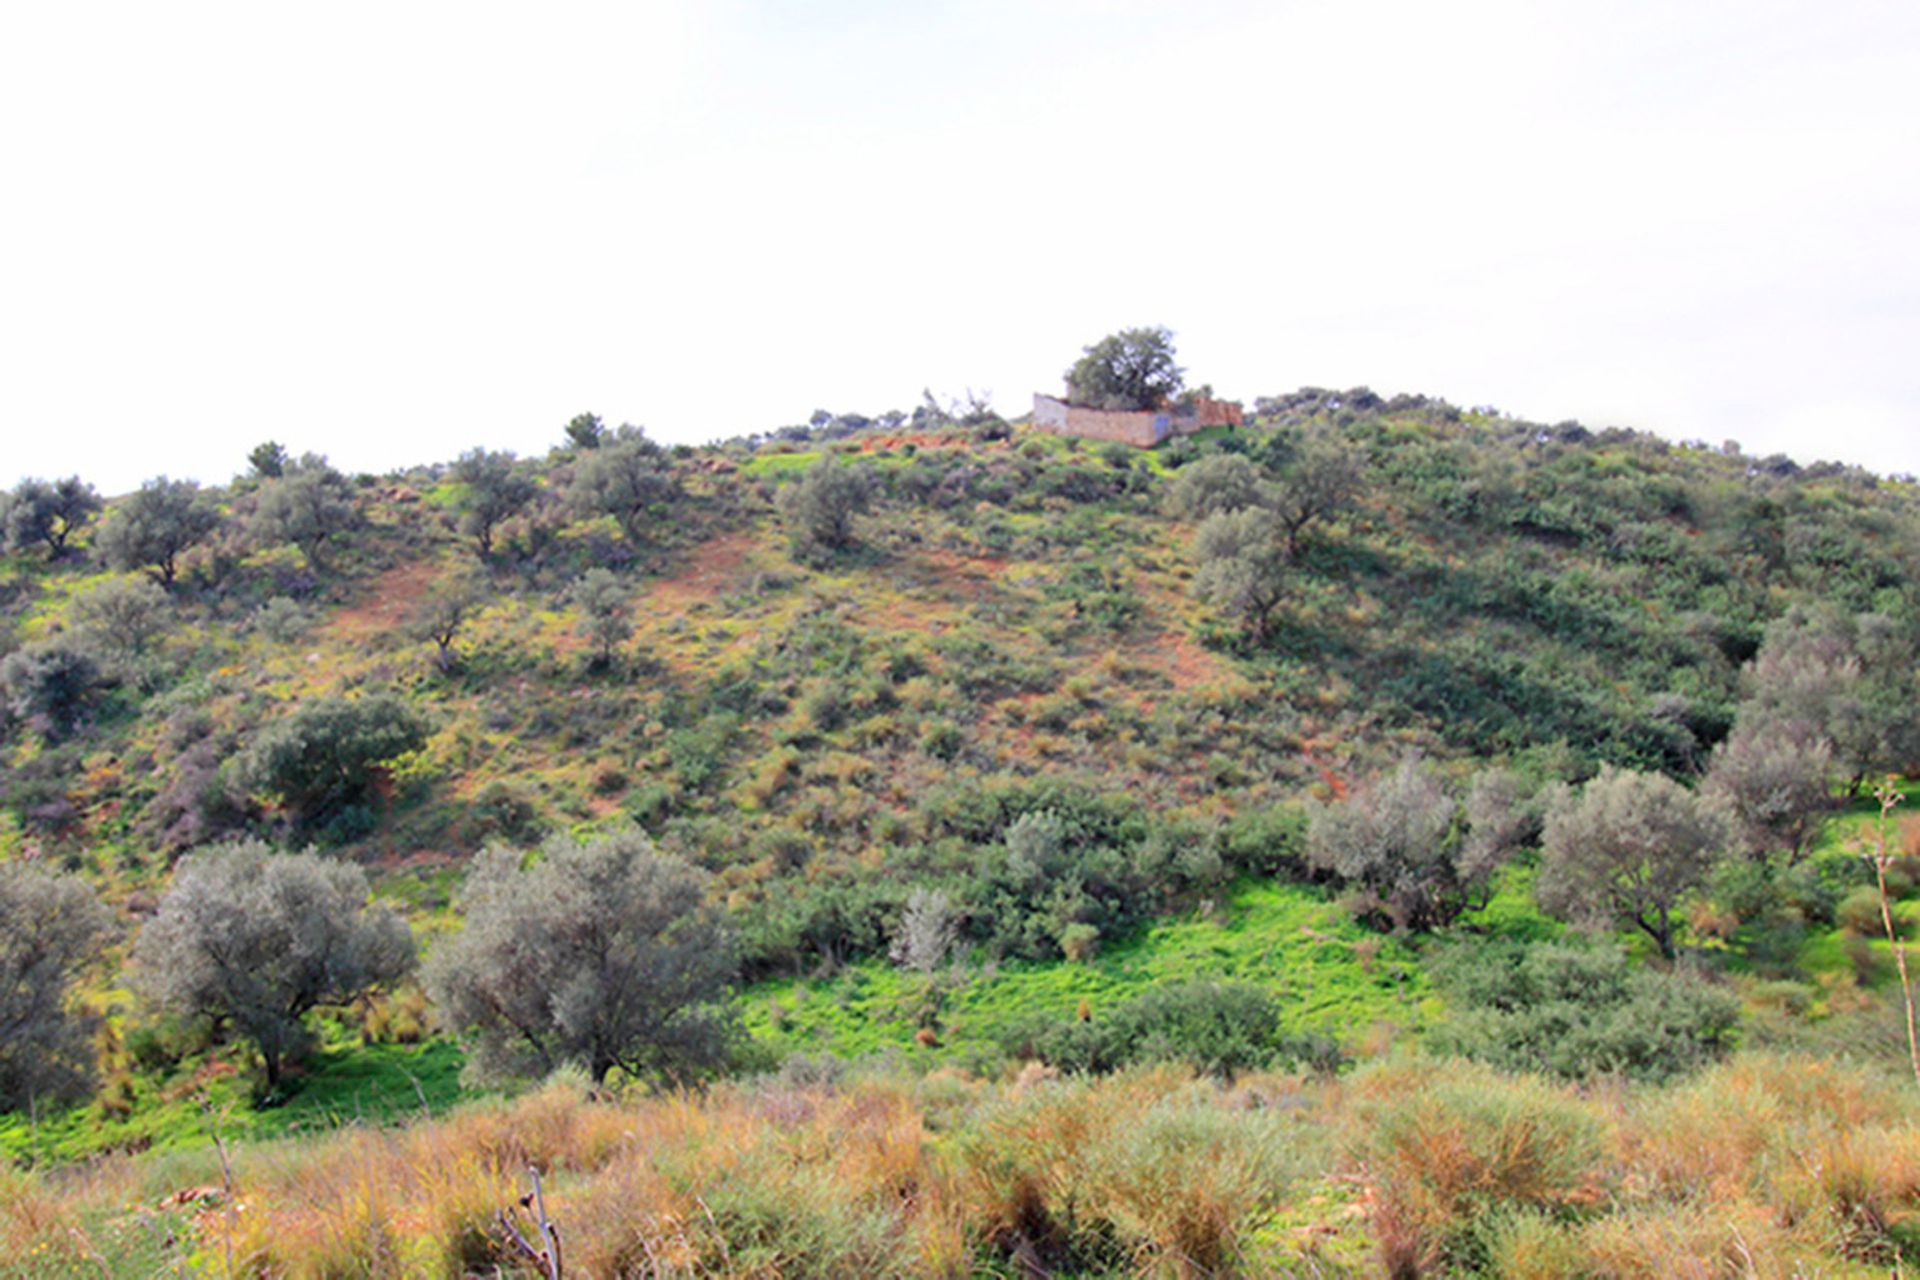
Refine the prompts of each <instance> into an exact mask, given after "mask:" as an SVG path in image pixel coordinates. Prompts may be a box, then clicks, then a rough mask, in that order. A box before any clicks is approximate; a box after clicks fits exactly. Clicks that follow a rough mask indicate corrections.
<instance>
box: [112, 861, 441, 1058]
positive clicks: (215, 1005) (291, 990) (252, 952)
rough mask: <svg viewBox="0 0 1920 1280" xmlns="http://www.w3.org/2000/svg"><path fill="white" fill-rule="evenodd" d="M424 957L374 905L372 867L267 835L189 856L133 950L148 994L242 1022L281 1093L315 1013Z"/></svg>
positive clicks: (183, 1009)
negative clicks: (294, 848)
mask: <svg viewBox="0 0 1920 1280" xmlns="http://www.w3.org/2000/svg"><path fill="white" fill-rule="evenodd" d="M413 964H414V945H413V934H412V933H411V932H410V931H409V930H408V928H407V926H406V923H405V922H404V921H403V920H401V919H400V918H399V917H398V916H396V915H395V914H393V912H391V911H389V910H388V909H387V908H385V907H380V906H372V905H369V903H368V900H367V877H366V873H365V872H363V871H361V870H360V868H358V867H356V866H353V865H351V864H350V863H345V862H340V861H336V860H334V859H331V858H325V857H322V856H320V855H319V854H316V853H286V854H283V853H276V852H274V850H273V849H271V848H270V847H268V846H267V845H265V844H263V843H261V842H259V841H257V840H248V841H238V842H235V843H231V844H225V845H214V846H210V847H208V848H206V849H203V850H200V851H199V852H197V853H192V854H189V855H187V857H185V858H183V859H182V860H181V862H180V864H179V866H178V868H177V869H176V870H175V872H174V876H173V885H172V887H171V888H169V889H168V890H167V892H166V894H165V896H164V897H162V898H161V900H160V906H159V909H158V911H157V912H156V913H155V914H154V917H153V919H152V920H150V921H149V922H148V923H147V925H146V927H145V928H143V929H141V931H140V936H139V938H138V939H137V940H136V941H135V943H134V948H133V965H134V971H135V979H136V981H137V983H138V984H139V987H140V989H141V990H142V991H144V992H145V993H146V995H147V996H148V998H149V999H151V1000H152V1001H153V1002H154V1004H155V1005H156V1006H158V1007H159V1008H161V1009H164V1010H166V1011H168V1012H171V1013H176V1014H180V1015H182V1016H187V1017H205V1018H209V1019H212V1020H213V1022H214V1023H215V1025H216V1026H217V1027H226V1026H231V1027H232V1028H233V1030H235V1031H237V1032H238V1033H239V1034H240V1035H241V1036H243V1037H245V1038H246V1039H247V1040H249V1041H250V1042H252V1044H253V1045H254V1047H255V1048H256V1049H258V1050H259V1051H260V1057H261V1060H262V1062H263V1063H264V1064H265V1066H266V1077H267V1081H266V1082H267V1088H268V1089H269V1090H272V1089H274V1088H277V1087H278V1085H279V1083H280V1078H281V1073H282V1072H283V1071H284V1069H285V1066H286V1062H287V1060H288V1058H289V1057H291V1056H292V1055H294V1054H295V1053H297V1052H298V1051H299V1050H300V1049H301V1048H302V1047H304V1045H305V1044H306V1043H307V1041H308V1039H309V1036H308V1031H307V1027H306V1022H305V1019H306V1016H307V1014H309V1013H311V1012H312V1011H313V1010H314V1009H316V1008H318V1007H319V1006H321V1005H338V1004H348V1003H351V1002H352V1001H354V1000H357V999H359V998H360V997H362V996H364V995H366V994H367V993H368V992H370V991H373V990H374V989H376V988H379V987H388V986H391V985H392V984H393V983H395V982H398V981H399V980H400V979H401V978H403V977H405V976H406V975H407V974H408V973H409V972H411V970H412V969H413Z"/></svg>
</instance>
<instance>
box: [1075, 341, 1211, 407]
mask: <svg viewBox="0 0 1920 1280" xmlns="http://www.w3.org/2000/svg"><path fill="white" fill-rule="evenodd" d="M1066 379H1067V399H1068V400H1071V401H1072V402H1073V403H1075V404H1084V405H1090V406H1092V407H1094V408H1097V409H1158V408H1159V407H1160V406H1161V405H1164V404H1165V403H1167V401H1169V400H1171V399H1173V397H1175V396H1177V395H1179V394H1180V390H1181V388H1182V387H1183V386H1184V385H1185V371H1184V370H1182V369H1181V368H1180V366H1179V365H1177V364H1175V363H1174V355H1173V333H1172V331H1171V330H1169V329H1166V328H1164V327H1155V328H1149V329H1122V330H1121V331H1120V332H1119V333H1112V334H1108V335H1107V336H1106V337H1104V338H1102V339H1100V341H1098V342H1096V343H1094V344H1093V345H1092V346H1090V347H1088V348H1086V351H1085V354H1083V355H1082V356H1081V357H1080V358H1079V359H1078V360H1077V361H1075V362H1074V364H1073V367H1072V368H1070V369H1068V370H1067V373H1066Z"/></svg>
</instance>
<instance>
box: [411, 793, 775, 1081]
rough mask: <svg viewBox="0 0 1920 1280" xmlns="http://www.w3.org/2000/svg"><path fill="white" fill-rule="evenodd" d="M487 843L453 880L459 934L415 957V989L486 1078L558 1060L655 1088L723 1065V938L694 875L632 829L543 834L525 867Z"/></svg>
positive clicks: (727, 977)
mask: <svg viewBox="0 0 1920 1280" xmlns="http://www.w3.org/2000/svg"><path fill="white" fill-rule="evenodd" d="M525 863H526V860H525V858H524V857H523V855H522V854H521V853H520V851H518V850H515V849H509V848H504V847H500V846H494V847H490V848H488V849H486V850H484V851H483V852H482V853H481V854H480V855H479V857H477V858H476V859H475V860H474V862H473V865H472V868H471V869H470V870H469V871H468V873H467V882H466V885H465V888H464V890H463V892H462V902H463V906H464V909H465V915H466V925H465V927H464V928H463V929H462V930H461V931H460V932H459V933H457V934H455V935H454V936H452V937H450V938H448V939H446V940H445V941H444V942H441V943H440V944H439V945H438V946H437V947H435V948H434V950H433V952H432V954H431V955H430V956H429V957H428V958H427V964H426V969H425V979H426V984H427V989H428V991H429V992H430V993H431V994H432V996H433V999H434V1001H435V1003H436V1004H437V1005H438V1006H439V1009H440V1014H441V1017H442V1019H443V1020H444V1021H445V1022H446V1024H447V1025H448V1026H449V1027H452V1028H454V1029H456V1030H458V1031H461V1032H465V1033H468V1034H470V1035H471V1036H472V1038H473V1043H474V1063H475V1065H476V1067H477V1068H478V1069H479V1070H480V1071H481V1072H482V1073H483V1074H488V1075H492V1076H495V1077H500V1076H514V1075H527V1074H537V1073H544V1072H547V1071H551V1070H552V1069H553V1068H555V1067H557V1066H559V1065H561V1064H562V1063H565V1062H575V1063H578V1064H580V1065H581V1066H583V1067H585V1068H586V1070H587V1071H588V1073H589V1074H590V1075H591V1076H592V1077H593V1079H594V1080H595V1081H596V1082H599V1081H603V1080H605V1079H606V1077H607V1075H608V1073H609V1072H611V1071H613V1070H614V1069H615V1068H616V1067H617V1068H619V1069H620V1070H622V1071H624V1072H625V1073H626V1074H627V1075H629V1076H632V1077H634V1078H637V1079H646V1080H651V1081H654V1082H656V1083H664V1082H668V1081H682V1080H687V1079H691V1078H694V1077H697V1076H699V1075H701V1074H703V1073H705V1072H707V1071H709V1070H711V1069H713V1068H716V1067H718V1066H720V1065H722V1064H723V1063H724V1062H725V1061H726V1060H727V1058H728V1056H729V1054H730V1052H731V1049H732V1045H733V1042H734V1037H735V1035H736V1030H737V1024H736V1021H735V1017H736V1015H735V1014H734V1013H733V1011H732V1010H731V1009H730V1008H729V1006H728V1005H727V1004H726V995H727V989H728V984H729V982H731V980H732V978H733V973H734V960H733V948H732V942H731V938H730V936H729V934H728V932H727V929H726V927H725V925H724V924H723V922H722V920H721V918H720V915H719V912H718V911H717V910H716V909H715V908H714V907H713V906H711V905H710V904H709V903H708V902H707V901H706V897H705V891H706V878H705V876H703V875H702V874H701V873H700V872H698V871H696V870H694V869H693V868H691V867H688V866H687V865H685V864H684V863H681V862H678V861H676V860H674V859H672V858H667V857H663V856H661V855H660V854H658V853H656V852H655V851H654V848H653V845H652V843H651V842H650V841H649V840H648V839H647V837H646V836H645V835H644V834H642V833H641V832H640V831H638V830H636V829H631V828H629V829H625V830H621V831H615V832H610V833H607V834H604V835H598V836H595V837H593V838H591V839H589V840H587V841H586V842H585V843H579V842H576V841H574V840H573V839H572V838H570V837H568V836H565V835H556V836H554V837H552V838H550V839H549V840H547V841H546V842H545V843H544V844H542V845H541V846H540V849H539V851H538V853H537V855H536V856H535V858H534V859H533V861H532V863H531V865H526V864H525Z"/></svg>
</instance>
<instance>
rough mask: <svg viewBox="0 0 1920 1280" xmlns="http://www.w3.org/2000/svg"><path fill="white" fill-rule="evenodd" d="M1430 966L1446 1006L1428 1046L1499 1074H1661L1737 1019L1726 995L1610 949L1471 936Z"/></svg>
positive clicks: (1708, 1052) (1688, 1064) (1707, 1053)
mask: <svg viewBox="0 0 1920 1280" xmlns="http://www.w3.org/2000/svg"><path fill="white" fill-rule="evenodd" d="M1433 972H1434V976H1435V979H1436V981H1437V982H1438V983H1439V985H1440V987H1441V989H1442V990H1443V991H1445V992H1446V993H1447V995H1448V996H1449V997H1451V999H1452V1001H1453V1003H1454V1005H1455V1008H1456V1012H1455V1013H1454V1015H1453V1017H1452V1018H1451V1019H1450V1020H1449V1021H1447V1022H1445V1023H1442V1024H1441V1025H1440V1026H1439V1027H1437V1028H1435V1029H1434V1031H1433V1034H1432V1036H1431V1038H1430V1040H1429V1044H1430V1046H1431V1047H1432V1048H1434V1049H1435V1050H1437V1051H1439V1052H1442V1053H1456V1054H1459V1055H1461V1056H1462V1057H1468V1058H1474V1059H1476V1060H1478V1061H1481V1062H1486V1063H1489V1064H1491V1065H1493V1066H1496V1067H1500V1068H1502V1069H1503V1070H1508V1071H1539V1072H1544V1073H1546V1074H1549V1075H1555V1076H1559V1077H1561V1078H1562V1079H1568V1080H1580V1079H1586V1078H1588V1077H1590V1076H1594V1075H1606V1074H1618V1075H1623V1076H1626V1077H1629V1078H1631V1079H1636V1080H1655V1081H1658V1080H1665V1079H1668V1078H1671V1077H1673V1076H1676V1075H1681V1074H1684V1073H1686V1072H1688V1071H1692V1070H1694V1069H1696V1068H1698V1067H1700V1066H1703V1065H1705V1064H1706V1063H1708V1062H1710V1061H1712V1060H1714V1059H1715V1058H1718V1057H1720V1056H1722V1055H1723V1054H1724V1053H1725V1052H1726V1051H1727V1050H1728V1049H1729V1048H1730V1047H1731V1045H1732V1041H1733V1033H1734V1028H1735V1026H1736V1024H1737V1023H1738V1020H1739V1013H1740V1005H1739V1001H1738V1000H1737V999H1736V998H1735V997H1734V995H1733V994H1732V993H1731V992H1729V991H1727V990H1725V989H1723V988H1719V987H1714V986H1711V985H1709V984H1708V983H1707V982H1705V981H1704V980H1703V979H1700V978H1697V977H1692V976H1686V975H1680V974H1672V973H1660V972H1656V971H1654V970H1649V969H1639V970H1635V969H1634V968H1632V966H1631V964H1630V962H1629V961H1628V959H1627V956H1626V953H1625V952H1623V951H1621V950H1619V949H1618V948H1615V947H1593V948H1588V947H1579V946H1573V945H1568V944H1560V943H1554V944H1547V945H1539V946H1528V945H1525V944H1506V945H1498V944H1493V943H1485V942H1476V943H1474V944H1472V945H1470V946H1462V947H1460V948H1458V949H1456V950H1454V951H1452V952H1451V953H1449V954H1447V955H1446V956H1444V957H1442V958H1441V960H1440V962H1439V963H1438V964H1436V965H1435V966H1434V969H1433Z"/></svg>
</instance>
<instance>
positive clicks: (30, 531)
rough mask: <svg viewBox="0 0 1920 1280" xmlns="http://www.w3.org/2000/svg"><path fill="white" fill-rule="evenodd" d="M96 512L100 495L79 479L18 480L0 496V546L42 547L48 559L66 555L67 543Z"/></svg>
mask: <svg viewBox="0 0 1920 1280" xmlns="http://www.w3.org/2000/svg"><path fill="white" fill-rule="evenodd" d="M99 510H100V495H99V494H98V493H96V492H94V488H93V486H92V485H90V484H88V483H87V482H86V481H84V480H82V479H81V478H80V477H79V476H68V477H67V478H66V479H64V480H32V479H29V480H22V481H21V482H20V483H19V484H17V485H15V486H14V487H13V491H12V492H11V493H8V494H4V495H0V546H3V547H5V548H6V549H7V550H10V551H25V550H26V549H27V548H28V547H30V546H33V545H34V544H35V543H44V544H45V545H46V548H47V554H48V556H50V557H52V558H54V559H58V558H59V557H61V556H62V555H65V554H66V550H67V542H68V540H69V539H70V538H72V537H73V535H74V534H75V533H77V532H78V531H79V530H80V528H81V526H83V525H85V524H86V523H87V521H89V520H91V519H92V518H93V517H94V515H95V514H96V513H98V512H99Z"/></svg>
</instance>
